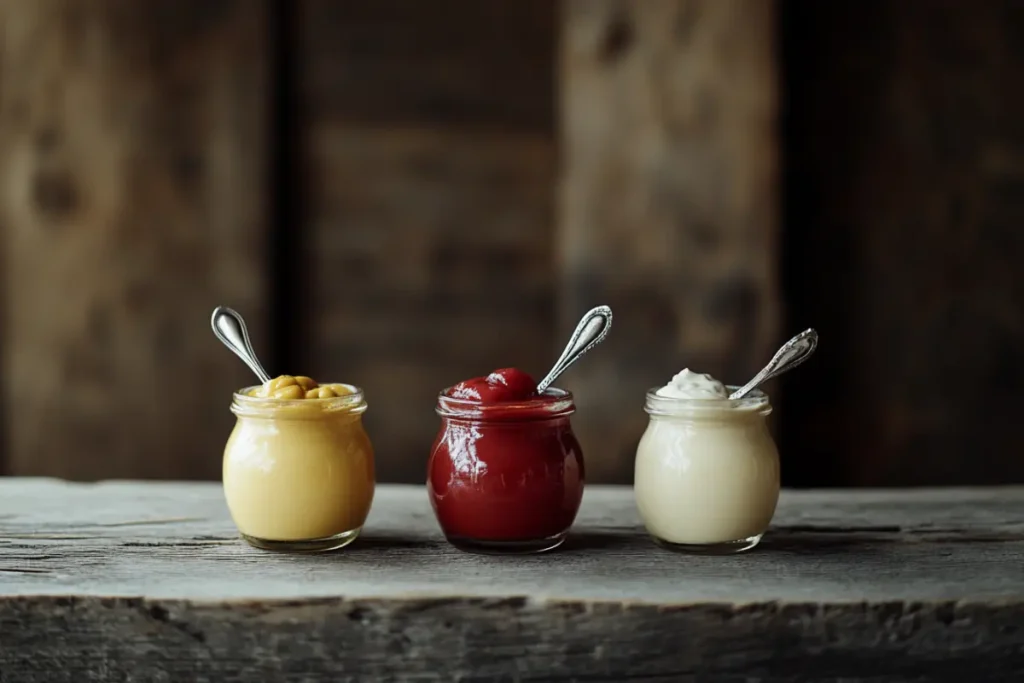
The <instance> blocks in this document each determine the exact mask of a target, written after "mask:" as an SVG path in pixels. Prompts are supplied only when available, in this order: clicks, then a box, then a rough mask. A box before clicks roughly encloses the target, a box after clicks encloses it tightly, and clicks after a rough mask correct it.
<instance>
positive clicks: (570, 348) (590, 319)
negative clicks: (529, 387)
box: [537, 306, 612, 394]
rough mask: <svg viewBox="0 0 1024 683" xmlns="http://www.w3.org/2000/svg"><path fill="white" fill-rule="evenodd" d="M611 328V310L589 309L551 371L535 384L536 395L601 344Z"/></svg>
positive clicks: (604, 308)
mask: <svg viewBox="0 0 1024 683" xmlns="http://www.w3.org/2000/svg"><path fill="white" fill-rule="evenodd" d="M611 326H612V309H610V308H608V307H607V306H598V307H597V308H594V309H591V310H590V311H588V312H587V314H586V315H584V316H583V318H582V319H581V320H580V324H579V325H577V326H576V330H575V331H574V332H573V333H572V336H571V337H570V338H569V343H568V344H566V346H565V350H564V351H562V355H561V356H559V358H558V360H557V361H555V365H554V367H552V368H551V371H550V372H548V374H547V375H546V376H545V377H544V379H542V380H541V381H540V382H539V383H538V384H537V393H538V394H543V393H544V391H545V390H546V389H547V388H548V387H549V386H551V383H552V382H554V381H555V380H556V379H557V378H558V376H559V375H561V374H562V373H563V372H565V371H566V370H567V369H568V368H569V366H570V365H572V364H573V363H575V362H576V361H578V360H579V359H580V358H582V357H583V354H585V353H586V352H587V351H589V350H590V349H592V348H594V347H595V346H597V345H598V344H599V343H601V340H602V339H604V338H605V335H607V334H608V330H609V329H611Z"/></svg>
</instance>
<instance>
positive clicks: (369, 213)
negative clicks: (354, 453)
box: [291, 0, 555, 482]
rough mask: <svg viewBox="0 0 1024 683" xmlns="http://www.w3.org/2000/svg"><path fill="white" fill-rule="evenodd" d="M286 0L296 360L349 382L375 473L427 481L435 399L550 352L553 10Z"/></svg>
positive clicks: (465, 2)
mask: <svg viewBox="0 0 1024 683" xmlns="http://www.w3.org/2000/svg"><path fill="white" fill-rule="evenodd" d="M297 7H298V11H299V22H298V23H299V32H298V33H299V35H300V37H301V40H300V44H299V45H298V51H299V55H300V57H299V63H300V64H302V66H303V70H302V72H301V74H300V82H299V98H300V103H301V108H302V111H303V112H304V113H303V114H302V115H301V117H300V118H301V125H302V128H303V131H304V132H303V135H302V142H301V144H302V149H301V153H300V157H301V161H300V165H301V169H302V176H303V178H304V179H305V182H304V184H303V186H302V188H301V189H300V195H301V202H302V204H303V206H304V211H303V224H302V225H303V227H304V228H306V229H307V235H306V236H305V237H304V239H303V241H304V245H303V247H302V252H301V253H302V259H301V260H302V263H303V264H305V266H304V278H305V279H304V280H303V287H304V291H305V295H304V297H303V298H304V301H305V302H306V304H305V305H304V306H303V309H304V311H305V312H306V313H308V322H307V323H306V327H305V329H304V331H303V332H301V334H302V335H303V338H305V339H308V340H309V344H308V345H307V346H306V347H305V348H304V349H303V351H304V353H297V354H296V358H294V359H291V360H292V361H293V362H294V363H295V364H296V369H295V370H294V371H295V372H298V371H299V369H301V370H302V372H305V373H310V374H314V375H316V376H318V377H327V378H333V379H335V380H339V381H346V382H353V383H355V384H359V385H360V386H363V387H364V388H365V389H366V391H367V398H368V401H369V404H370V410H369V412H368V413H367V415H366V422H367V429H368V430H369V433H370V435H371V437H372V439H373V441H374V445H375V447H376V450H377V463H378V477H379V478H380V479H382V480H384V481H407V482H421V481H423V480H424V478H425V476H426V474H425V467H426V464H425V463H426V458H427V455H428V452H429V449H430V444H431V443H432V442H433V439H434V436H435V434H436V430H437V427H438V423H437V417H436V415H435V414H434V412H433V406H434V402H435V399H436V396H437V392H438V391H439V390H440V389H442V388H444V387H446V386H450V385H451V384H454V383H455V382H457V381H459V380H462V379H465V378H467V377H473V376H478V375H481V374H485V373H487V372H490V371H491V370H493V369H495V368H496V367H506V366H510V365H515V366H519V367H523V368H524V369H526V370H528V371H531V372H534V373H537V374H538V375H541V374H543V373H544V372H545V370H546V369H547V365H548V364H550V362H551V360H552V359H553V357H554V352H553V349H552V347H553V346H554V342H553V339H552V325H553V318H554V306H555V304H554V298H553V292H552V287H553V284H552V283H553V274H552V258H553V252H554V239H553V234H554V228H553V203H554V189H553V183H554V168H555V158H554V130H553V128H554V126H553V119H554V116H553V110H554V74H553V62H554V24H555V21H554V17H555V5H554V4H553V3H550V2H547V0H528V1H523V0H501V1H499V2H495V1H492V2H486V3H480V2H474V1H473V0H443V1H441V2H432V3H422V2H418V1H416V0H405V1H398V2H394V1H389V2H382V3H377V2H374V3H334V2H328V1H326V0H304V1H303V2H301V3H298V4H297ZM397 424H401V429H396V428H395V425H397Z"/></svg>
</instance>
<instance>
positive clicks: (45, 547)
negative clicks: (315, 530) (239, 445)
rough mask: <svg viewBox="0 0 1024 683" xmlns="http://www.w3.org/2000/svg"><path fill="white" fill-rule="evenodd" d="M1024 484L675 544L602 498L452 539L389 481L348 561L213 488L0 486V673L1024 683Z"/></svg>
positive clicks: (613, 495)
mask: <svg viewBox="0 0 1024 683" xmlns="http://www.w3.org/2000/svg"><path fill="white" fill-rule="evenodd" d="M1022 552H1024V489H1022V488H1001V489H951V490H915V491H899V490H892V491H872V490H864V491H857V492H850V491H843V492H829V493H826V492H818V491H805V492H791V491H786V492H784V493H783V497H782V500H781V503H780V508H779V511H778V514H777V516H776V519H775V521H774V523H773V526H772V529H771V531H770V532H769V534H768V535H767V536H766V537H765V541H764V544H763V545H762V546H761V547H760V548H758V549H757V550H755V551H753V552H752V553H749V554H747V555H742V556H737V557H732V558H701V557H686V556H681V555H676V554H674V553H671V552H669V551H665V550H662V549H660V548H658V547H656V546H655V545H654V544H653V543H652V542H651V541H650V540H649V539H648V538H647V537H646V535H645V534H644V533H643V531H642V528H641V527H640V525H639V522H638V519H637V517H636V513H635V509H634V506H633V502H632V493H631V491H630V490H629V489H627V488H617V487H590V488H588V490H587V492H586V494H585V497H584V502H583V506H582V509H581V512H580V516H579V519H578V521H577V524H576V526H575V527H574V530H573V533H572V534H571V536H570V541H568V542H567V544H566V546H565V547H564V550H560V551H556V552H555V553H552V554H550V555H546V556H533V557H519V558H513V557H487V556H477V555H469V554H464V553H460V552H458V551H456V550H454V549H452V548H451V547H450V546H448V545H447V544H446V543H445V542H444V540H443V538H442V536H441V534H440V532H439V530H438V529H437V527H436V524H435V522H434V520H433V517H432V515H431V513H430V508H429V503H428V502H427V497H426V494H425V492H424V491H423V489H422V488H421V487H397V486H382V487H380V489H379V491H378V497H377V499H376V501H375V504H374V508H373V511H372V512H371V515H370V518H369V520H368V522H367V525H366V527H365V531H364V535H363V537H361V538H360V539H359V540H358V541H356V543H355V544H353V545H352V546H350V547H349V548H348V549H346V550H344V551H342V552H340V553H337V554H332V555H321V556H309V555H281V554H272V553H266V552H261V551H257V550H255V549H252V548H249V547H248V546H246V545H244V544H242V543H241V542H240V541H238V540H237V539H236V536H235V531H234V529H233V527H232V525H231V522H230V519H229V518H228V516H227V511H226V509H225V507H224V503H223V498H222V494H221V491H220V488H219V487H218V486H217V485H215V484H180V483H163V484H159V483H147V484H141V483H132V482H116V483H102V484H98V485H83V484H67V483H63V482H58V481H53V480H32V479H6V480H0V629H2V631H0V632H2V633H3V638H0V680H4V681H7V680H11V681H44V680H45V681H76V682H78V681H94V680H95V681H99V680H157V681H163V680H167V681H174V680H227V681H243V680H261V681H270V682H276V681H294V680H315V679H318V678H320V677H329V678H331V680H344V681H348V680H368V679H374V678H376V679H386V680H467V681H473V680H480V681H485V680H510V679H511V680H614V681H639V680H645V681H647V680H657V681H680V680H681V681H689V680H702V681H703V680H711V681H741V680H762V681H792V682H796V681H806V680H816V681H817V680H821V681H838V680H846V681H857V680H870V681H922V680H928V681H963V680H985V681H1013V680H1019V677H1020V676H1021V675H1024V654H1022V653H1024V629H1021V623H1024V622H1022V619H1024V573H1022V572H1021V571H1020V566H1019V558H1020V556H1021V553H1022Z"/></svg>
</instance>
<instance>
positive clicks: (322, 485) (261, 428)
mask: <svg viewBox="0 0 1024 683" xmlns="http://www.w3.org/2000/svg"><path fill="white" fill-rule="evenodd" d="M342 386H345V387H346V388H347V389H349V390H350V391H351V392H352V393H349V394H346V395H344V396H339V397H334V398H324V399H300V400H280V399H268V398H257V397H254V396H251V395H250V392H252V390H253V389H254V388H253V387H250V388H247V389H242V390H240V391H239V392H238V393H236V394H235V395H234V400H233V402H232V404H231V412H233V413H234V414H235V415H236V416H237V418H238V420H237V422H236V424H235V428H234V431H233V432H232V433H231V437H230V438H229V439H228V443H227V446H226V447H225V449H224V470H223V477H224V495H225V497H226V498H227V504H228V509H229V510H230V511H231V517H232V518H233V519H234V521H235V525H236V526H237V527H238V529H239V531H240V532H241V533H242V536H243V538H245V540H247V541H248V542H249V543H250V544H252V545H254V546H256V547H258V548H264V549H268V550H290V551H324V550H334V549H337V548H341V547H344V546H345V545H348V544H349V543H351V542H352V541H353V540H355V538H356V537H357V536H358V535H359V532H360V530H361V529H362V526H363V523H364V522H365V521H366V516H367V514H368V513H369V511H370V504H371V503H372V501H373V493H374V462H373V447H372V446H371V445H370V439H369V437H368V436H367V434H366V431H365V430H364V429H363V422H362V414H363V413H364V412H365V411H366V402H365V400H364V399H363V392H362V390H361V389H359V388H358V387H354V386H351V385H342Z"/></svg>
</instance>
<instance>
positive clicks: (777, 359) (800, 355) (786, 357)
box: [729, 328, 818, 400]
mask: <svg viewBox="0 0 1024 683" xmlns="http://www.w3.org/2000/svg"><path fill="white" fill-rule="evenodd" d="M816 348H818V333H817V332H815V331H814V329H813V328H811V329H807V330H804V331H803V332H801V333H800V334H798V335H796V336H795V337H793V338H792V339H790V340H789V341H788V342H786V343H785V344H783V345H782V347H781V348H779V350H778V351H776V352H775V355H774V356H772V359H771V360H770V361H768V365H766V366H764V368H763V369H762V370H761V372H759V373H757V374H756V375H754V379H752V380H750V381H749V382H747V383H746V384H744V385H743V386H742V387H740V388H739V389H737V390H736V391H734V392H732V394H730V395H729V398H730V399H734V400H735V399H737V398H743V397H744V396H746V395H747V394H749V393H750V392H751V391H753V390H754V389H756V388H757V387H758V386H759V385H760V384H763V383H764V382H766V381H768V380H770V379H771V378H772V377H778V376H779V375H781V374H782V373H784V372H786V371H787V370H792V369H793V368H795V367H796V366H798V365H800V364H801V363H803V362H804V361H805V360H807V359H808V358H810V357H811V354H812V353H814V349H816Z"/></svg>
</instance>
